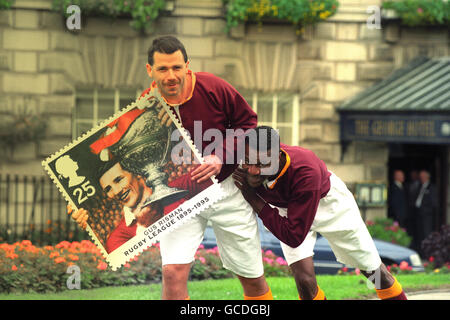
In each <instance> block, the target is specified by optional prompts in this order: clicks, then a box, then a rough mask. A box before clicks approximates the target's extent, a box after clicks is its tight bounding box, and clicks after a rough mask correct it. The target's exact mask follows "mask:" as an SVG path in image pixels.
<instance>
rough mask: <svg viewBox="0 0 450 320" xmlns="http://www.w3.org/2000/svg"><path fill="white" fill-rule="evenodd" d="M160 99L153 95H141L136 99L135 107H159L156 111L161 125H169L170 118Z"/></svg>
mask: <svg viewBox="0 0 450 320" xmlns="http://www.w3.org/2000/svg"><path fill="white" fill-rule="evenodd" d="M160 99H161V98H158V97H155V96H148V95H147V96H143V97H140V98H139V99H138V101H136V107H137V108H138V109H140V110H142V109H144V108H152V107H154V108H158V109H160V110H159V113H158V119H159V120H161V125H165V126H166V127H169V126H170V125H171V124H172V119H171V118H170V116H169V114H168V113H167V112H166V110H165V109H164V107H163V106H162V104H161V101H160Z"/></svg>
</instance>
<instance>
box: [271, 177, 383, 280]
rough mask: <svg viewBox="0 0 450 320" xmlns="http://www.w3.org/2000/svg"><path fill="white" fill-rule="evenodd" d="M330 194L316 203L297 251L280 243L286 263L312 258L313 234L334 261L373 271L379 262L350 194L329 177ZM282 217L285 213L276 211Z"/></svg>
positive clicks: (337, 179) (337, 180)
mask: <svg viewBox="0 0 450 320" xmlns="http://www.w3.org/2000/svg"><path fill="white" fill-rule="evenodd" d="M330 182H331V186H330V191H329V192H328V194H327V195H326V196H325V197H324V198H322V199H321V200H320V202H319V207H318V209H317V213H316V216H315V218H314V221H313V224H312V226H311V230H310V231H309V233H308V234H307V236H306V238H305V240H304V241H303V242H302V244H300V246H298V247H297V248H292V247H289V246H288V245H286V244H284V243H283V242H281V241H280V243H281V248H282V250H283V253H284V256H285V259H286V262H287V263H288V264H289V265H291V264H292V263H294V262H296V261H299V260H302V259H305V258H308V257H312V256H313V255H314V245H315V243H316V237H317V233H320V234H321V235H322V236H324V237H325V238H326V239H327V240H328V242H329V244H330V247H331V249H332V250H333V252H334V255H335V256H336V259H337V261H339V262H341V263H343V264H345V265H346V266H349V267H353V268H359V269H360V270H363V271H374V270H376V269H378V268H379V266H380V265H381V259H380V256H379V254H378V251H377V249H376V247H375V244H374V242H373V239H372V237H371V236H370V234H369V231H368V230H367V227H366V225H365V223H364V221H363V219H362V217H361V214H360V212H359V208H358V205H357V204H356V201H355V198H354V197H353V194H352V193H351V192H350V191H349V190H348V189H347V186H346V185H345V183H344V182H343V181H342V180H341V179H340V178H339V177H337V176H336V175H334V174H331V176H330ZM278 209H279V210H278V211H279V213H280V215H282V216H286V209H283V208H278Z"/></svg>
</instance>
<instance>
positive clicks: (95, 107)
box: [72, 88, 142, 139]
mask: <svg viewBox="0 0 450 320" xmlns="http://www.w3.org/2000/svg"><path fill="white" fill-rule="evenodd" d="M125 89H126V88H124V89H122V90H125ZM99 90H101V89H98V88H94V89H92V109H93V110H92V119H80V118H77V117H76V115H75V113H74V114H73V120H72V138H73V139H76V138H78V137H77V128H78V125H79V124H89V125H91V126H92V127H95V126H96V125H97V124H98V123H99V122H101V121H103V120H105V119H99V116H98V107H99V104H98V94H99ZM120 90H121V89H119V88H115V89H114V110H113V113H111V116H112V115H113V114H115V113H116V112H118V111H119V110H120V109H121V108H123V107H125V106H121V105H120ZM83 91H87V90H83ZM141 92H142V90H141V89H136V99H137V98H138V97H139V96H140V95H141ZM74 99H75V108H76V107H77V106H76V101H77V94H76V93H75V95H74Z"/></svg>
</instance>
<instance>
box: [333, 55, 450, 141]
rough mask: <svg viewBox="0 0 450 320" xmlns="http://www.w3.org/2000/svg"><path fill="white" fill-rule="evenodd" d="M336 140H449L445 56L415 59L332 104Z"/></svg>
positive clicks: (448, 61)
mask: <svg viewBox="0 0 450 320" xmlns="http://www.w3.org/2000/svg"><path fill="white" fill-rule="evenodd" d="M337 111H338V112H339V116H340V130H341V142H342V144H343V146H345V145H346V144H348V142H351V141H355V140H359V141H383V142H392V143H418V144H423V143H425V144H450V57H442V58H417V59H415V60H414V61H412V62H411V63H410V64H408V65H407V66H406V67H404V68H401V69H399V70H397V71H394V72H393V73H392V74H391V75H389V76H388V77H387V78H386V79H384V80H382V81H380V82H379V83H377V84H375V85H374V86H372V87H370V88H368V89H366V90H364V91H362V92H361V93H359V94H357V95H356V96H354V97H352V98H351V99H349V100H347V101H346V102H344V103H343V104H342V105H341V106H339V107H338V108H337Z"/></svg>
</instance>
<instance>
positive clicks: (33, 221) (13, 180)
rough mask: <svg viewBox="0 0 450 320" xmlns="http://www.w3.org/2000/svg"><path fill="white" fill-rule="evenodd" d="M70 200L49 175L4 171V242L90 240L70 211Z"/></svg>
mask: <svg viewBox="0 0 450 320" xmlns="http://www.w3.org/2000/svg"><path fill="white" fill-rule="evenodd" d="M66 206H67V202H66V201H65V200H64V198H63V196H62V195H61V193H60V192H59V191H58V189H57V188H56V186H55V185H54V184H53V183H52V181H51V180H50V179H48V178H47V177H45V176H40V177H35V176H19V175H10V174H0V243H1V242H8V243H14V242H16V241H20V240H23V239H27V240H31V241H32V242H33V244H39V245H45V244H56V243H58V242H60V241H63V240H67V241H74V240H81V239H88V235H87V233H86V232H84V231H82V230H81V229H80V228H79V227H78V226H77V224H76V223H75V222H74V221H71V218H70V216H69V215H68V214H67V210H66Z"/></svg>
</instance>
